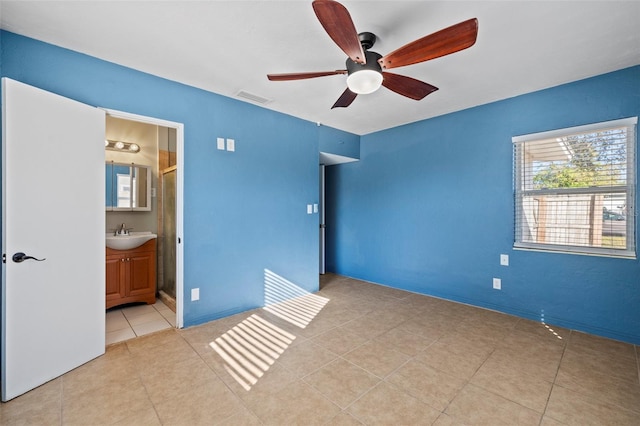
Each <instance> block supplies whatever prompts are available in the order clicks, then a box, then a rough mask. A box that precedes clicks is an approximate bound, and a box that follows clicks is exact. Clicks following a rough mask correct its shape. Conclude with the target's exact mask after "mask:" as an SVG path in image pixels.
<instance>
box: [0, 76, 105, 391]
mask: <svg viewBox="0 0 640 426" xmlns="http://www.w3.org/2000/svg"><path fill="white" fill-rule="evenodd" d="M2 101H3V102H2V106H3V107H2V132H3V134H2V136H3V137H2V252H3V254H4V255H5V256H6V258H5V259H4V262H5V264H4V265H3V266H4V268H3V271H2V272H3V273H2V345H1V346H2V347H1V356H2V365H1V368H2V371H1V380H2V400H3V401H8V400H10V399H12V398H14V397H16V396H18V395H21V394H23V393H25V392H27V391H29V390H31V389H33V388H35V387H37V386H39V385H41V384H43V383H46V382H47V381H49V380H52V379H54V378H56V377H58V376H60V375H62V374H64V373H66V372H67V371H69V370H72V369H74V368H76V367H78V366H79V365H82V364H84V363H85V362H87V361H89V360H91V359H93V358H95V357H97V356H99V355H101V354H103V353H104V347H105V323H104V321H105V257H104V256H105V248H104V247H105V246H104V223H105V209H104V179H105V177H104V176H105V175H104V146H103V144H104V135H105V113H104V111H102V110H99V109H97V108H94V107H90V106H88V105H85V104H81V103H78V102H76V101H72V100H70V99H67V98H63V97H61V96H58V95H54V94H52V93H49V92H45V91H43V90H40V89H37V88H35V87H31V86H28V85H26V84H22V83H19V82H17V81H13V80H10V79H7V78H3V79H2ZM17 253H24V254H25V256H31V257H34V258H37V259H42V261H37V260H35V259H28V258H27V259H26V260H24V261H22V262H16V261H14V260H13V257H14V256H15V255H16V254H17ZM20 257H21V256H19V255H18V256H17V258H18V259H17V260H20V259H19V258H20Z"/></svg>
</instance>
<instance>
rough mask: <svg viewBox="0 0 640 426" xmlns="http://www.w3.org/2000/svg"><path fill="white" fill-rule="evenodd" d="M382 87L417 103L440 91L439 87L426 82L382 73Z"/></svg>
mask: <svg viewBox="0 0 640 426" xmlns="http://www.w3.org/2000/svg"><path fill="white" fill-rule="evenodd" d="M382 85H383V86H384V87H386V88H387V89H389V90H393V91H394V92H396V93H398V94H400V95H402V96H406V97H407V98H411V99H415V100H416V101H419V100H420V99H423V98H424V97H425V96H427V95H428V94H429V93H433V92H435V91H436V90H438V88H437V87H435V86H432V85H430V84H427V83H425V82H424V81H420V80H416V79H415V78H411V77H407V76H404V75H399V74H392V73H390V72H383V73H382Z"/></svg>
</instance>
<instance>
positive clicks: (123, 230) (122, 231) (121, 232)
mask: <svg viewBox="0 0 640 426" xmlns="http://www.w3.org/2000/svg"><path fill="white" fill-rule="evenodd" d="M128 233H129V230H128V229H127V228H126V227H125V225H124V223H123V224H122V225H120V227H119V228H118V230H117V231H116V235H127V234H128Z"/></svg>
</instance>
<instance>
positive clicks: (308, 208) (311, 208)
mask: <svg viewBox="0 0 640 426" xmlns="http://www.w3.org/2000/svg"><path fill="white" fill-rule="evenodd" d="M311 213H313V206H312V205H311V204H307V214H311Z"/></svg>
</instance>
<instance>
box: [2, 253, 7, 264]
mask: <svg viewBox="0 0 640 426" xmlns="http://www.w3.org/2000/svg"><path fill="white" fill-rule="evenodd" d="M2 263H7V253H2Z"/></svg>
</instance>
